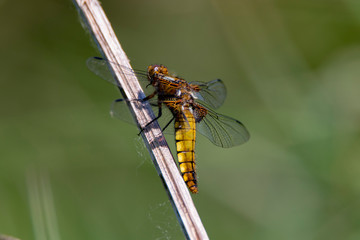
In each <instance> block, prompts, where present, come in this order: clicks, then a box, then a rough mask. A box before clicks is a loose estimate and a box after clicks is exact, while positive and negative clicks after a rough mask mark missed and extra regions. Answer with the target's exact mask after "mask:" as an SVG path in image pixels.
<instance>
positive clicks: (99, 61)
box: [86, 57, 154, 96]
mask: <svg viewBox="0 0 360 240" xmlns="http://www.w3.org/2000/svg"><path fill="white" fill-rule="evenodd" d="M114 64H116V63H114ZM109 65H110V62H109V61H108V60H106V59H104V58H100V57H91V58H89V59H87V61H86V66H87V67H88V68H89V70H90V71H92V72H93V73H95V74H96V75H97V76H99V77H101V78H102V79H104V80H106V81H108V82H110V83H112V84H114V85H116V86H119V84H118V82H117V81H116V80H115V79H114V77H113V75H112V73H111V71H110V68H109ZM121 69H123V70H124V72H125V74H129V75H136V76H137V78H138V80H139V82H140V85H141V87H142V89H143V90H144V92H145V95H146V96H147V95H149V94H150V93H152V92H153V91H154V88H153V87H152V86H151V85H149V80H148V78H147V72H146V71H142V70H136V71H135V70H132V69H130V68H128V67H125V66H121ZM119 87H121V86H119Z"/></svg>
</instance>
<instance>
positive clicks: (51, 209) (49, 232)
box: [27, 171, 60, 240]
mask: <svg viewBox="0 0 360 240" xmlns="http://www.w3.org/2000/svg"><path fill="white" fill-rule="evenodd" d="M27 187H28V195H29V205H30V212H31V219H32V224H33V229H34V234H35V239H37V240H47V239H49V240H60V235H59V230H58V227H57V226H58V224H57V217H56V210H55V206H54V201H53V195H52V191H51V185H50V181H49V178H48V176H47V175H46V174H39V173H37V172H35V171H31V172H30V173H29V174H28V176H27Z"/></svg>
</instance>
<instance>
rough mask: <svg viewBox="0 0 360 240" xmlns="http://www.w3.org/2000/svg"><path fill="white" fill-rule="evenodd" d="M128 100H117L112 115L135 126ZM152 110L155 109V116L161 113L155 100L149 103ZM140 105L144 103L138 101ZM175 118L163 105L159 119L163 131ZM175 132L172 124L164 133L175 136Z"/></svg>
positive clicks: (113, 105) (111, 111)
mask: <svg viewBox="0 0 360 240" xmlns="http://www.w3.org/2000/svg"><path fill="white" fill-rule="evenodd" d="M127 103H128V102H127V100H125V99H119V100H115V101H114V102H113V103H112V104H111V110H110V115H111V116H112V117H115V118H118V119H120V120H122V121H124V122H126V123H130V124H133V125H136V124H135V121H134V118H133V116H132V115H131V113H130V110H129V107H128V106H127ZM149 103H150V105H151V108H152V109H153V111H154V113H155V116H157V115H158V112H159V107H158V104H157V100H153V99H151V100H150V101H149ZM138 104H143V103H142V102H140V101H138ZM172 118H173V115H172V113H171V112H170V110H169V109H168V108H167V107H166V106H165V105H164V104H163V105H162V115H161V117H160V118H159V119H158V123H159V125H160V127H161V129H163V128H164V127H165V126H166V125H167V124H168V123H169V122H170V121H171V120H172ZM174 132H175V130H174V123H173V122H172V123H170V124H169V125H168V126H167V127H166V129H165V131H164V133H166V134H174Z"/></svg>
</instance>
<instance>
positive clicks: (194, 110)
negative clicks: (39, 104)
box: [87, 57, 250, 193]
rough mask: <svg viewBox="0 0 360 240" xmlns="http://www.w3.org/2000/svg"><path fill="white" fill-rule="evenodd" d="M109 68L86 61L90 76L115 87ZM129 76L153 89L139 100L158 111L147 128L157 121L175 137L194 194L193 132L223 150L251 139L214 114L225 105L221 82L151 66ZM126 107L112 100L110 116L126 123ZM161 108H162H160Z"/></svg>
mask: <svg viewBox="0 0 360 240" xmlns="http://www.w3.org/2000/svg"><path fill="white" fill-rule="evenodd" d="M109 64H110V63H109V62H108V61H107V60H105V59H102V58H98V57H93V58H90V59H88V60H87V66H88V68H89V69H90V70H91V71H92V72H94V73H95V74H96V75H98V76H100V77H102V78H103V79H105V80H107V81H109V82H111V83H113V84H115V85H117V86H118V83H117V82H116V81H115V80H114V78H113V76H112V75H111V72H110V70H109V68H108V66H109ZM129 74H136V75H137V76H138V78H139V79H140V80H144V81H145V82H146V84H147V86H152V90H151V92H150V93H149V94H148V95H147V97H145V98H144V99H141V100H138V101H141V102H144V101H150V104H151V105H152V106H153V107H154V108H157V109H158V116H157V117H156V118H155V119H153V120H152V121H151V122H149V123H148V124H147V125H146V126H149V125H150V124H151V123H152V122H153V121H155V120H159V123H160V126H162V127H163V131H165V133H169V132H171V133H172V134H175V143H176V151H177V157H178V162H179V168H180V172H181V174H182V177H183V179H184V181H185V183H186V185H187V187H188V188H189V190H190V191H191V192H192V193H197V192H198V187H197V178H196V171H195V139H196V132H199V133H201V134H202V135H204V136H205V137H207V138H208V139H209V140H210V141H211V142H212V143H213V144H215V145H216V146H219V147H223V148H229V147H234V146H237V145H240V144H242V143H245V142H246V141H248V140H249V138H250V134H249V132H248V131H247V130H246V128H245V126H244V125H243V124H242V123H241V122H240V121H238V120H236V119H233V118H231V117H228V116H224V115H222V114H219V113H216V112H215V111H214V110H213V109H217V108H219V107H220V106H221V105H222V104H223V103H224V101H225V97H226V89H225V86H224V84H223V82H222V81H221V80H220V79H217V80H214V81H210V82H187V81H185V80H184V79H182V78H180V77H177V76H174V75H171V74H170V73H169V72H168V69H167V68H166V67H165V66H163V65H150V66H149V67H148V69H147V71H134V70H130V69H129ZM120 87H121V86H120ZM146 89H147V88H146ZM126 105H127V104H126V102H125V101H124V100H122V99H119V100H115V101H114V103H113V105H112V110H111V112H112V115H114V116H116V117H118V118H120V119H122V120H125V121H129V119H130V118H131V116H130V117H128V116H129V114H126V113H125V112H128V110H125V108H127V106H126ZM163 105H164V106H165V108H162V106H163ZM125 116H127V117H125ZM172 122H174V124H173V126H171V123H172ZM145 128H146V127H145ZM169 129H172V130H173V131H171V130H170V131H169ZM141 131H142V130H141Z"/></svg>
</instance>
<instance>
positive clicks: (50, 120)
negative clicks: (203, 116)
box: [0, 0, 360, 240]
mask: <svg viewBox="0 0 360 240" xmlns="http://www.w3.org/2000/svg"><path fill="white" fill-rule="evenodd" d="M102 5H103V7H104V9H105V11H106V13H107V14H108V17H109V19H110V21H111V23H112V25H113V27H114V29H115V31H116V33H117V36H118V38H119V40H120V42H121V43H122V46H123V48H124V50H125V51H126V53H127V55H128V57H129V58H130V60H131V63H132V65H133V66H134V67H135V68H138V69H145V67H146V66H147V65H149V64H153V63H163V64H166V65H167V66H168V67H169V68H170V69H171V70H173V71H175V72H176V73H178V74H180V75H181V76H182V77H184V78H186V79H189V80H193V81H210V80H213V79H215V78H221V79H223V81H224V82H225V84H226V86H227V88H228V97H227V100H226V102H225V104H224V106H223V107H222V108H221V109H220V110H219V112H221V113H223V114H227V115H231V116H233V117H235V118H237V119H239V120H241V121H242V122H243V123H244V124H245V125H246V126H247V128H248V129H249V131H250V133H251V135H252V138H251V139H250V141H249V142H248V143H246V144H244V145H243V146H240V147H236V148H232V149H220V148H217V147H213V145H212V144H211V143H210V142H209V141H207V140H206V139H205V138H203V137H201V136H200V137H199V138H198V142H197V149H196V153H197V163H198V176H199V190H200V193H199V194H198V195H196V196H193V199H194V201H195V204H196V206H197V208H198V211H199V214H200V216H201V218H202V221H203V223H204V225H205V227H206V229H207V232H208V235H209V237H210V238H212V239H252V240H257V239H259V240H270V239H271V240H272V239H274V240H275V239H276V240H282V239H284V240H288V239H292V240H304V239H306V240H307V239H319V240H320V239H327V240H332V239H334V240H335V239H348V240H355V239H360V134H359V133H360V104H359V103H360V82H359V75H360V2H359V1H358V0H318V1H314V0H240V1H236V0H225V1H220V0H208V1H206V0H198V1H190V0H183V1H165V0H155V1H145V0H131V1H130V0H129V1H125V0H124V1H110V0H103V2H102ZM0 29H1V31H2V37H1V38H0V46H1V58H0V71H1V80H0V105H1V112H0V233H3V234H8V235H13V236H16V237H19V238H21V239H57V240H59V239H87V240H89V239H94V240H95V239H107V240H109V239H183V234H182V232H181V230H180V228H179V224H178V223H177V220H176V218H175V215H174V213H173V210H172V207H171V205H170V204H169V201H168V198H167V195H166V193H165V191H164V189H163V186H162V183H161V181H160V179H159V177H158V176H157V174H156V171H155V168H154V167H153V165H152V162H151V160H150V158H149V156H148V153H147V150H146V149H145V148H144V145H143V143H142V140H141V139H139V138H138V137H137V135H136V134H137V132H138V130H137V129H136V128H135V127H129V126H130V125H127V124H126V123H123V122H121V121H119V120H116V119H112V118H111V117H110V116H109V114H108V113H109V107H110V103H111V102H112V100H114V99H116V98H119V97H120V96H119V92H118V90H117V89H116V88H115V87H113V86H111V85H110V84H107V83H106V82H105V81H103V80H101V79H100V78H98V77H97V76H95V75H94V74H92V73H91V72H90V71H89V70H88V69H87V68H86V65H85V61H86V59H87V58H88V57H90V56H98V55H99V53H98V51H97V49H96V48H95V45H94V44H93V43H91V41H90V36H89V35H88V34H87V33H85V31H84V29H83V28H82V26H81V24H80V21H79V18H78V14H77V12H76V9H75V8H74V6H73V5H72V2H71V1H60V0H58V1H56V0H55V1H39V0H34V1H22V2H21V1H20V2H18V1H10V0H1V1H0ZM167 138H168V139H169V144H170V145H171V146H172V145H173V144H174V142H173V140H172V138H171V136H168V137H167Z"/></svg>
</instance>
